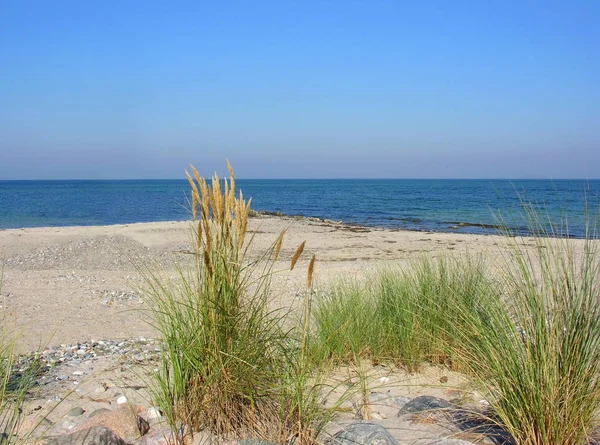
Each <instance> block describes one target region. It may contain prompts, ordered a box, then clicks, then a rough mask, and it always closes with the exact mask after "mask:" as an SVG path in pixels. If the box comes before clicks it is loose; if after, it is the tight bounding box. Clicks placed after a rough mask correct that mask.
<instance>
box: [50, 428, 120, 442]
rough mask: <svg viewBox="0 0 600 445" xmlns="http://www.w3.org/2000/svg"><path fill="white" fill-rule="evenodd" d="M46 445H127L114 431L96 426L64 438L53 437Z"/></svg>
mask: <svg viewBox="0 0 600 445" xmlns="http://www.w3.org/2000/svg"><path fill="white" fill-rule="evenodd" d="M44 444H45V445H127V442H125V441H124V440H123V439H122V438H120V437H119V435H118V434H116V433H115V432H114V431H111V430H110V429H108V428H105V427H102V426H96V427H93V428H89V429H86V430H81V431H78V432H76V433H72V434H66V435H64V436H53V437H49V438H47V439H46V441H45V442H44Z"/></svg>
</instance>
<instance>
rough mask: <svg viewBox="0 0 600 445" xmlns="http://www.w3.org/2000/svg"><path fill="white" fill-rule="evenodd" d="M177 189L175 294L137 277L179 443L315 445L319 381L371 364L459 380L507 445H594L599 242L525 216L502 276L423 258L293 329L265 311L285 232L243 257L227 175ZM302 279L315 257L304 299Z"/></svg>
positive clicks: (598, 400)
mask: <svg viewBox="0 0 600 445" xmlns="http://www.w3.org/2000/svg"><path fill="white" fill-rule="evenodd" d="M188 179H189V180H190V185H191V188H192V215H193V218H194V221H195V222H194V225H193V245H194V246H195V247H194V252H193V253H194V259H195V261H194V265H193V267H191V268H190V269H189V270H187V269H183V268H180V269H178V276H177V277H175V278H174V279H172V280H165V279H164V278H163V277H162V276H158V275H156V274H154V273H152V272H147V273H146V279H147V283H148V287H149V295H150V296H151V297H152V300H153V303H154V307H155V309H154V312H153V322H154V324H155V325H156V327H157V328H158V330H159V332H160V333H161V334H162V338H163V340H164V344H165V349H164V357H163V367H162V370H161V372H160V373H159V374H158V377H157V382H156V387H155V390H156V394H157V402H158V403H159V405H160V406H161V408H162V410H163V411H164V412H165V414H166V415H167V418H168V419H169V422H170V423H171V425H172V426H173V427H174V428H177V429H178V430H182V426H186V427H187V431H198V430H200V429H208V430H209V431H211V432H212V433H214V434H216V435H217V436H218V437H219V438H231V437H236V438H237V437H253V438H259V439H266V440H272V441H275V442H289V443H299V444H302V445H308V444H312V443H315V441H316V440H317V437H318V435H319V432H320V430H321V428H322V427H323V425H324V424H325V422H326V421H327V420H328V419H329V416H331V415H332V412H333V411H331V410H329V411H326V410H324V409H323V407H322V404H321V401H322V399H323V393H324V391H323V387H322V385H321V384H320V382H321V381H322V375H323V373H324V372H326V371H327V369H328V368H327V366H330V365H331V366H334V365H339V364H342V365H344V364H348V365H351V366H355V365H357V364H358V363H360V361H361V360H364V359H370V360H372V361H373V362H375V363H377V362H393V363H395V364H397V365H400V366H402V367H404V368H406V369H407V370H409V371H418V370H419V368H420V366H421V365H422V364H423V363H433V364H442V365H446V366H448V367H451V368H453V369H458V370H460V371H462V372H465V373H467V374H468V375H470V376H471V378H472V379H473V381H474V382H475V383H476V384H477V385H479V386H480V388H481V390H482V393H483V394H485V397H486V399H487V400H488V402H489V403H490V412H489V413H488V415H489V419H492V420H493V421H495V422H497V423H498V424H499V425H500V426H501V427H503V428H504V429H505V430H506V431H507V432H508V433H509V434H510V435H511V437H512V438H513V441H514V443H515V444H518V445H542V444H544V445H567V444H570V445H583V444H585V443H587V442H588V440H589V439H590V436H591V434H592V431H593V429H594V427H595V426H596V425H597V423H598V408H600V378H599V372H600V368H599V367H600V304H599V303H600V301H599V300H600V264H599V260H598V240H597V239H596V234H597V231H595V230H592V229H591V228H590V231H589V232H588V235H587V236H586V239H584V240H572V239H569V238H568V236H565V235H568V230H566V228H567V226H566V225H564V226H561V227H560V228H558V229H557V230H553V229H552V224H551V223H548V222H547V221H546V220H545V219H544V218H542V216H541V215H540V213H539V211H538V210H536V209H534V208H533V207H531V206H527V205H525V207H524V208H525V211H526V212H528V213H529V220H530V221H531V224H532V227H531V228H530V231H531V233H533V234H535V235H537V237H536V238H534V239H533V241H532V240H530V239H528V240H526V242H523V241H524V240H522V239H520V238H518V237H514V236H513V234H511V233H509V231H508V230H507V233H506V235H509V236H507V237H506V240H507V243H508V249H507V250H506V251H507V252H508V254H507V256H506V258H504V262H502V264H500V265H499V266H500V267H498V264H496V269H499V270H501V271H502V274H500V275H498V274H494V275H491V274H490V269H488V268H487V267H486V264H485V263H484V262H483V261H482V260H481V259H480V258H466V257H462V258H457V257H446V258H444V257H441V258H431V257H423V258H422V259H421V260H420V261H418V262H415V263H414V264H412V265H411V266H410V267H408V268H407V269H403V270H400V269H393V268H388V269H381V270H379V271H376V272H375V273H373V274H371V275H370V276H368V277H366V278H365V279H364V280H363V281H356V280H347V281H342V282H339V283H337V284H336V285H334V286H333V287H332V288H331V290H330V292H326V293H324V294H323V295H320V296H319V298H316V299H315V300H314V301H313V297H315V296H314V294H313V293H312V292H309V293H308V294H307V297H306V299H305V301H304V305H303V309H304V310H302V311H300V312H301V313H300V316H299V319H298V321H296V322H295V323H291V322H290V320H291V319H290V314H282V313H281V312H271V311H269V309H268V307H269V306H268V304H267V298H268V297H269V295H270V277H271V276H272V274H273V273H276V272H277V271H276V270H275V266H276V264H278V263H277V261H278V257H279V254H280V252H281V247H282V243H283V239H284V233H281V234H280V235H279V237H278V238H277V239H276V240H274V242H273V245H272V246H271V248H270V249H268V250H267V251H266V252H264V253H263V254H262V255H260V257H259V258H254V257H252V258H251V256H250V255H249V250H248V249H249V246H250V245H251V244H252V239H251V238H249V239H247V237H246V228H247V219H248V216H249V205H250V204H249V202H247V201H245V200H244V199H243V196H242V195H241V193H240V195H239V196H236V194H235V179H234V176H233V172H232V171H231V169H230V175H229V178H228V180H225V181H223V182H221V181H220V180H219V178H217V177H216V176H215V177H214V178H213V180H212V182H211V183H210V184H209V183H207V182H206V181H205V180H204V179H203V178H201V177H200V175H199V174H198V173H197V172H196V171H195V170H193V176H191V175H189V176H188ZM548 227H550V231H548ZM590 227H592V226H590ZM596 228H597V226H596ZM549 235H551V236H549ZM526 244H527V245H526ZM303 249H304V243H302V244H301V245H300V246H299V247H298V249H297V250H296V253H295V255H293V257H292V258H291V261H290V263H289V265H287V266H286V268H287V269H293V268H294V267H296V265H297V262H298V259H299V257H300V255H301V254H302V253H303ZM313 272H314V257H313V259H312V260H311V262H310V266H309V271H308V277H307V287H308V288H310V286H311V281H312V275H313Z"/></svg>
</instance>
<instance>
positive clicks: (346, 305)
mask: <svg viewBox="0 0 600 445" xmlns="http://www.w3.org/2000/svg"><path fill="white" fill-rule="evenodd" d="M491 289H492V286H491V282H490V281H489V280H488V279H487V277H486V276H485V273H484V267H483V263H482V262H481V261H479V260H473V259H471V260H465V261H460V260H457V259H453V258H444V257H441V258H438V259H436V260H431V259H428V258H426V257H423V258H421V259H420V260H419V261H418V262H416V263H414V264H413V265H412V266H411V267H410V268H409V269H407V270H400V269H392V268H387V269H381V270H378V271H376V272H374V273H372V274H371V275H369V276H368V277H366V279H365V280H364V281H363V282H361V283H359V282H356V281H345V282H340V283H338V284H337V285H335V286H334V287H333V288H332V290H331V292H330V293H328V294H325V295H324V296H323V297H322V298H321V299H320V300H319V301H318V302H317V304H316V307H315V310H314V315H313V317H314V324H315V330H314V335H315V336H316V337H317V338H318V339H319V340H318V342H317V344H318V345H319V349H320V351H322V354H323V355H324V356H328V357H331V358H333V359H334V360H337V361H339V362H342V363H343V362H353V361H355V360H356V359H361V358H370V359H371V360H373V361H376V362H380V361H384V362H394V363H396V364H397V365H400V366H403V367H405V368H406V369H407V370H409V371H418V369H419V368H420V366H421V365H422V364H423V363H425V362H429V363H434V364H446V365H448V366H453V364H454V358H453V353H452V348H451V347H449V346H455V345H454V343H453V336H452V334H451V332H452V330H453V329H454V327H455V323H456V317H454V316H453V314H455V313H456V312H457V311H466V312H469V311H477V310H478V309H477V307H476V302H477V301H478V300H479V294H480V293H482V292H489V291H490V290H491ZM323 358H325V357H323Z"/></svg>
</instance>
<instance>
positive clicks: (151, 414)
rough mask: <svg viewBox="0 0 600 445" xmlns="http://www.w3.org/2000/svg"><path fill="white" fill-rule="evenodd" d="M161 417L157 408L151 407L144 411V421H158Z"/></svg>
mask: <svg viewBox="0 0 600 445" xmlns="http://www.w3.org/2000/svg"><path fill="white" fill-rule="evenodd" d="M161 417H162V414H161V413H160V410H159V409H158V408H155V407H154V406H151V407H150V408H148V409H147V410H146V419H149V420H154V419H160V418H161Z"/></svg>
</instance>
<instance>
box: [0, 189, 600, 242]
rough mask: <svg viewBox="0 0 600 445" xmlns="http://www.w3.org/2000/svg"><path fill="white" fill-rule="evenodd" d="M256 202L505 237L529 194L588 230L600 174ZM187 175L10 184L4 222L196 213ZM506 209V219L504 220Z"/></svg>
mask: <svg viewBox="0 0 600 445" xmlns="http://www.w3.org/2000/svg"><path fill="white" fill-rule="evenodd" d="M237 184H238V187H239V188H241V189H242V190H243V192H244V195H245V196H246V197H252V208H254V209H256V210H264V211H267V212H281V213H283V214H287V215H303V216H310V217H318V218H324V219H331V220H336V221H344V222H346V223H352V224H360V225H367V226H382V227H388V228H400V229H409V230H423V231H442V232H449V231H458V232H462V233H495V232H496V231H497V229H496V228H495V226H496V225H497V224H498V219H497V214H498V213H501V214H502V215H503V216H504V217H505V221H506V223H507V224H508V225H509V226H511V227H512V228H513V229H515V230H516V231H518V232H521V233H523V232H526V226H527V219H526V218H525V217H523V215H521V213H522V206H521V203H520V200H519V196H518V195H520V196H521V198H522V199H524V200H526V201H530V202H533V203H535V204H536V205H537V206H538V208H540V209H541V212H540V213H541V214H542V215H544V219H548V218H550V220H552V221H553V222H554V223H555V224H556V225H557V227H558V230H562V231H563V232H567V228H566V226H565V225H564V224H563V223H564V217H565V215H568V233H569V235H570V236H575V237H582V236H584V234H585V218H584V214H585V211H584V205H583V203H584V202H585V201H586V199H587V201H588V202H590V203H591V204H592V205H591V207H592V208H594V209H596V208H597V203H598V195H599V193H600V180H593V181H583V180H560V181H546V180H519V181H506V180H484V179H481V180H428V179H423V180H413V179H410V180H408V179H407V180H402V179H400V180H396V179H392V180H367V179H364V180H362V179H351V180H238V182H237ZM188 190H189V185H188V183H187V181H186V180H131V181H93V180H90V181H86V180H73V181H0V228H18V227H40V226H72V225H107V224H124V223H134V222H149V221H168V220H183V219H189V217H190V216H189V212H188V210H187V209H188V207H189V205H188V201H189V199H188ZM495 214H496V216H495Z"/></svg>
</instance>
